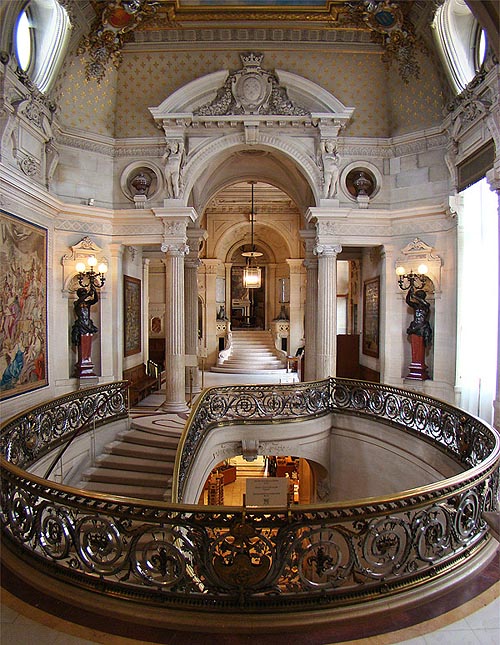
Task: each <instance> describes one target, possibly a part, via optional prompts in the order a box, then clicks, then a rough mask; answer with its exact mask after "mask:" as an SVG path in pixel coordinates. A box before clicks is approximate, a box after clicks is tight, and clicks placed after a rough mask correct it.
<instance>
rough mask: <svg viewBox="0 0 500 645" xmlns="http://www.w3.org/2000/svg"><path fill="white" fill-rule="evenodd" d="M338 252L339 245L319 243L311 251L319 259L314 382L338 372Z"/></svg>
mask: <svg viewBox="0 0 500 645" xmlns="http://www.w3.org/2000/svg"><path fill="white" fill-rule="evenodd" d="M341 250H342V247H341V246H340V244H321V243H320V244H316V246H315V248H314V253H315V254H316V255H317V256H318V311H317V320H318V326H317V334H316V378H317V379H321V378H327V377H328V376H335V374H336V371H337V255H338V254H339V253H340V251H341ZM306 362H307V356H306Z"/></svg>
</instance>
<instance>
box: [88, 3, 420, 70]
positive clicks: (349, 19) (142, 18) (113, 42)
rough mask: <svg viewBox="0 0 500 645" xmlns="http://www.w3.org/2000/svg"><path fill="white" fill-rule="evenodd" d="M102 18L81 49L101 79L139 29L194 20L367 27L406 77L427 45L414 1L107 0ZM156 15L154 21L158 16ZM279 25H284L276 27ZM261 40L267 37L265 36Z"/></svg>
mask: <svg viewBox="0 0 500 645" xmlns="http://www.w3.org/2000/svg"><path fill="white" fill-rule="evenodd" d="M94 6H95V9H96V14H97V17H96V20H95V22H94V24H93V25H92V28H91V30H90V32H89V34H88V35H86V36H84V37H83V38H82V40H81V42H80V45H79V48H78V53H79V54H86V55H87V56H88V58H89V60H88V61H87V63H86V66H85V73H86V77H87V80H96V81H97V83H100V82H101V81H102V79H103V78H104V76H105V75H106V67H107V66H108V65H109V64H112V65H114V66H115V67H119V66H120V63H121V61H122V49H123V46H124V44H125V42H126V40H127V39H130V40H131V39H132V38H131V37H132V34H133V32H134V31H136V30H138V29H140V28H141V27H143V26H144V27H146V28H147V29H150V30H151V29H153V28H154V29H172V28H178V27H179V26H181V25H182V24H185V23H189V22H193V21H194V22H196V23H198V24H199V23H201V22H206V23H209V24H210V23H212V22H213V23H217V22H219V23H220V22H222V23H226V24H227V23H231V22H232V23H236V24H241V23H245V22H250V23H251V22H257V23H258V22H261V23H262V22H264V21H265V22H266V23H270V22H275V23H277V25H280V27H281V28H283V25H285V24H287V23H288V25H290V24H292V25H293V24H294V23H299V22H300V23H302V24H308V23H309V24H311V25H313V26H314V27H315V28H317V27H323V28H324V29H327V30H330V29H335V30H339V29H340V30H352V29H354V30H367V31H368V32H369V33H370V34H371V36H372V40H373V41H374V42H376V43H378V44H380V45H381V46H382V48H383V50H384V53H383V57H382V60H383V62H384V63H387V64H389V65H390V64H392V63H396V64H397V65H398V71H399V74H400V76H401V78H402V79H403V81H404V82H405V83H409V82H410V80H412V79H414V78H418V77H419V75H420V66H419V63H418V61H417V58H416V53H417V51H425V47H424V45H423V42H422V40H421V39H420V38H418V37H417V36H416V34H415V29H414V27H413V24H412V23H411V21H410V19H409V17H408V11H409V9H410V8H411V5H410V6H409V7H408V6H407V5H406V6H405V3H401V2H395V1H391V0H363V1H359V2H354V1H353V2H340V1H337V0H331V1H330V2H328V3H326V4H325V6H322V7H314V8H313V7H307V8H306V7H304V6H302V7H300V6H289V7H279V8H276V7H270V6H263V7H255V6H249V7H238V8H235V7H229V6H220V5H215V6H211V7H207V6H203V8H201V7H188V6H185V5H182V4H180V3H178V2H174V1H173V0H103V1H102V2H99V3H96V4H95V5H94ZM153 19H154V21H153ZM275 29H279V27H276V28H275ZM259 40H261V39H259Z"/></svg>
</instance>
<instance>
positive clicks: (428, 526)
mask: <svg viewBox="0 0 500 645" xmlns="http://www.w3.org/2000/svg"><path fill="white" fill-rule="evenodd" d="M413 529H414V531H415V534H416V539H417V542H416V546H417V553H418V557H419V558H421V559H422V560H424V561H426V562H436V561H437V560H438V559H439V558H441V557H442V556H443V555H444V554H445V553H446V552H447V550H448V549H449V546H450V517H449V513H448V512H447V511H446V510H445V509H444V508H443V507H442V506H432V507H431V508H429V509H425V510H424V511H422V512H421V513H419V514H418V515H417V516H416V518H415V520H414V526H413Z"/></svg>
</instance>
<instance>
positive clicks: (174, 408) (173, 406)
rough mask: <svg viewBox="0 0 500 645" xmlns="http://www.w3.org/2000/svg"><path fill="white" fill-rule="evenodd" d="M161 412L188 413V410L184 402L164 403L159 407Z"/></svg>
mask: <svg viewBox="0 0 500 645" xmlns="http://www.w3.org/2000/svg"><path fill="white" fill-rule="evenodd" d="M160 409H161V410H162V411H163V412H189V411H190V408H189V406H188V404H187V403H186V402H182V403H180V402H175V401H174V402H172V401H164V402H163V403H162V404H161V405H160Z"/></svg>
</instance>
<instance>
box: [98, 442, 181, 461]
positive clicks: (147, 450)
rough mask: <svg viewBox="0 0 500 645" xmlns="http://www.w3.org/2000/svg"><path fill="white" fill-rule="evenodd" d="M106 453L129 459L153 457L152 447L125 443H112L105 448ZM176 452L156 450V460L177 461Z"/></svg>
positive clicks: (164, 449) (173, 450)
mask: <svg viewBox="0 0 500 645" xmlns="http://www.w3.org/2000/svg"><path fill="white" fill-rule="evenodd" d="M104 452H106V453H108V454H112V455H122V456H127V457H140V458H147V457H148V455H150V456H152V452H151V446H144V445H141V444H135V443H125V442H123V441H112V442H111V443H109V444H108V445H107V446H105V447H104ZM176 452H177V451H176V450H175V449H174V448H155V451H154V458H155V459H160V460H161V461H168V460H171V461H175V455H176Z"/></svg>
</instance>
